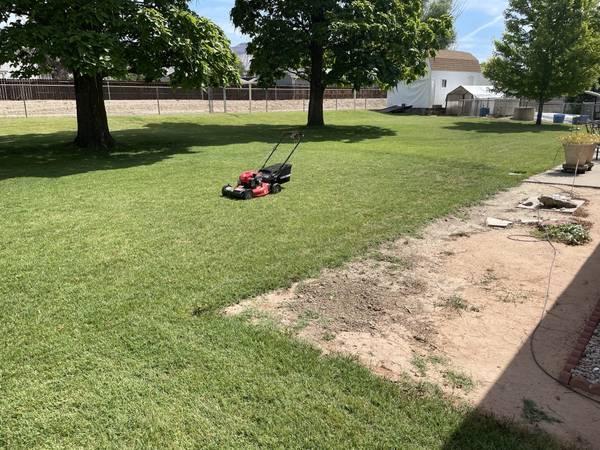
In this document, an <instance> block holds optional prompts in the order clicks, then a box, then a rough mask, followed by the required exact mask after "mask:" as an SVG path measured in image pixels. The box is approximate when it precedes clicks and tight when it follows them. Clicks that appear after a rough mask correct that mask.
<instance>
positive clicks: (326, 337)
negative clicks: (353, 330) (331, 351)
mask: <svg viewBox="0 0 600 450" xmlns="http://www.w3.org/2000/svg"><path fill="white" fill-rule="evenodd" d="M321 337H322V339H323V340H324V341H326V342H331V341H333V340H334V339H335V334H333V333H332V332H330V331H326V332H325V333H323V336H321Z"/></svg>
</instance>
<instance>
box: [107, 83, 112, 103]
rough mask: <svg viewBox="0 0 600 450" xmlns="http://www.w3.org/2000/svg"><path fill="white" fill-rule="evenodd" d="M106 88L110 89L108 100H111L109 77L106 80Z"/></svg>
mask: <svg viewBox="0 0 600 450" xmlns="http://www.w3.org/2000/svg"><path fill="white" fill-rule="evenodd" d="M106 89H107V91H108V101H110V100H111V98H110V80H108V79H107V80H106Z"/></svg>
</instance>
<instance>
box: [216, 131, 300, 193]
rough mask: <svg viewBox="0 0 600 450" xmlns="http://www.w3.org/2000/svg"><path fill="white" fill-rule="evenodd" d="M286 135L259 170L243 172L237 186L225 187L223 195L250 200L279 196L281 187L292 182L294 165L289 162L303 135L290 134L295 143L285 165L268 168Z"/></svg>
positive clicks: (222, 191)
mask: <svg viewBox="0 0 600 450" xmlns="http://www.w3.org/2000/svg"><path fill="white" fill-rule="evenodd" d="M286 135H287V134H284V136H282V138H281V139H280V140H279V142H278V143H277V145H275V147H274V148H273V150H272V151H271V153H270V154H269V156H268V157H267V160H266V161H265V163H264V164H263V165H262V167H261V168H260V169H259V170H247V171H245V172H242V173H241V174H240V177H239V179H238V183H237V185H236V186H235V187H233V186H231V185H229V184H227V185H225V186H223V189H222V190H221V194H222V195H223V196H224V197H230V198H236V199H241V200H250V199H251V198H256V197H264V196H266V195H269V194H278V193H279V192H281V189H282V187H281V185H282V184H284V183H288V182H289V181H290V178H291V172H292V165H291V164H288V162H289V160H290V158H291V157H292V155H293V154H294V152H295V151H296V149H297V148H298V146H299V145H300V143H301V141H302V133H300V132H293V133H290V134H289V136H290V138H291V139H292V141H293V148H292V151H291V152H290V154H289V155H288V157H287V158H286V160H285V161H284V162H283V163H280V164H274V165H272V166H269V167H267V163H268V162H269V161H270V160H271V158H272V156H273V155H274V154H275V152H276V151H277V149H278V148H279V146H280V145H281V143H282V141H283V139H284V137H285V136H286Z"/></svg>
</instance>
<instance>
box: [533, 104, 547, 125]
mask: <svg viewBox="0 0 600 450" xmlns="http://www.w3.org/2000/svg"><path fill="white" fill-rule="evenodd" d="M544 103H545V101H544V99H543V98H541V99H540V100H539V102H538V114H537V120H536V121H535V124H536V125H538V126H539V125H541V124H542V115H543V114H544Z"/></svg>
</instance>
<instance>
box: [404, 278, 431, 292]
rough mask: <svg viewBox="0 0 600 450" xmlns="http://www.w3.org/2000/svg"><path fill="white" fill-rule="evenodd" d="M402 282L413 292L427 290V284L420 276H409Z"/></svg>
mask: <svg viewBox="0 0 600 450" xmlns="http://www.w3.org/2000/svg"><path fill="white" fill-rule="evenodd" d="M402 284H403V285H404V287H406V288H407V289H408V290H409V291H410V292H412V293H413V294H419V293H422V292H425V291H426V290H427V284H426V283H425V282H424V281H423V280H420V279H418V278H412V277H408V278H406V279H404V280H403V282H402Z"/></svg>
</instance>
